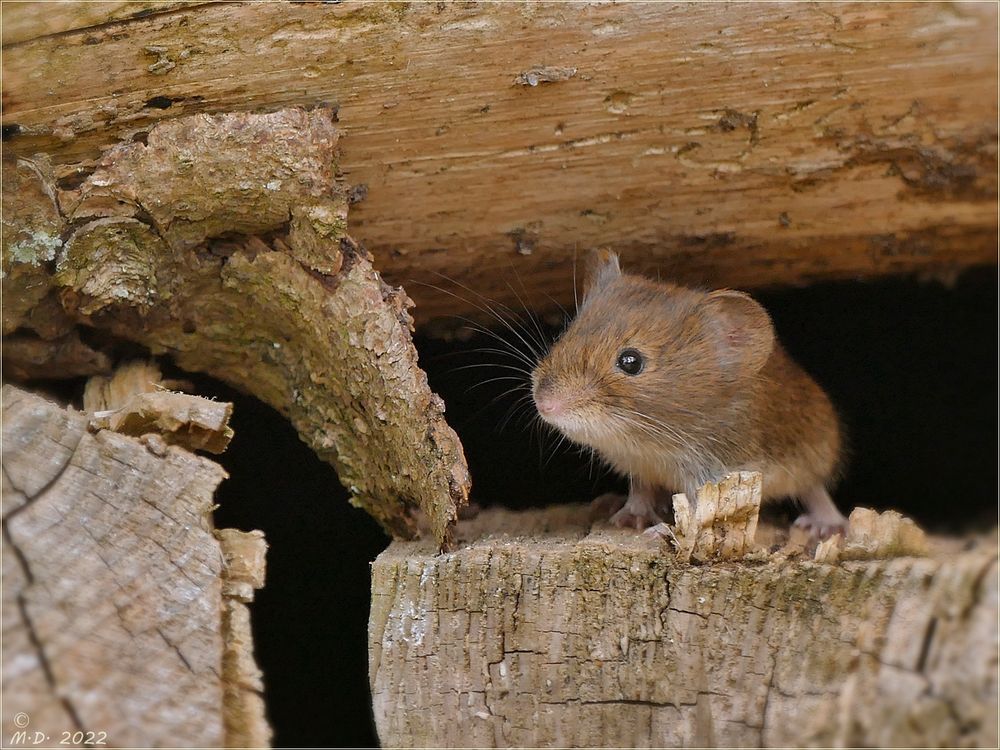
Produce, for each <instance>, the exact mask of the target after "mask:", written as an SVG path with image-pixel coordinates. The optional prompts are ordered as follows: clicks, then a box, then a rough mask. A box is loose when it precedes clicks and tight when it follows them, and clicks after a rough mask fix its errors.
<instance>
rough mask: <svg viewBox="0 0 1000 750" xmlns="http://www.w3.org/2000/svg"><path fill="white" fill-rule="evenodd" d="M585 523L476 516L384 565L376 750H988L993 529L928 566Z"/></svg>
mask: <svg viewBox="0 0 1000 750" xmlns="http://www.w3.org/2000/svg"><path fill="white" fill-rule="evenodd" d="M587 513H588V509H587V508H586V507H581V506H572V507H555V508H550V509H545V510H541V511H529V512H523V513H511V512H508V511H501V510H489V511H484V512H483V513H481V514H480V515H479V517H478V518H476V519H475V520H473V521H462V522H460V523H459V525H458V528H457V530H456V540H457V546H456V550H455V551H454V552H452V553H450V554H446V555H436V554H435V550H434V548H433V546H432V545H429V544H426V543H417V542H394V543H393V544H392V545H391V546H390V547H389V548H388V549H387V550H386V551H385V552H384V553H383V554H382V555H380V556H379V557H378V559H376V561H375V563H374V566H373V568H372V609H371V618H370V621H369V665H370V681H371V687H372V695H373V700H374V711H375V720H376V725H377V728H378V732H379V738H380V740H381V742H382V744H384V745H386V746H393V747H421V746H472V747H511V746H534V747H538V746H559V747H577V746H596V747H601V746H614V747H651V746H652V747H672V746H702V747H709V746H729V747H761V746H771V747H781V746H785V747H797V746H834V747H837V746H845V747H858V746H871V747H888V746H921V747H924V746H948V747H965V746H970V747H971V746H980V747H993V746H996V742H997V724H996V717H997V713H996V711H997V698H998V695H997V671H996V665H997V617H998V601H997V585H998V581H997V552H996V550H997V540H996V533H995V531H994V532H993V533H992V534H989V535H985V536H983V537H980V538H975V539H973V540H967V541H962V540H959V543H954V542H951V541H950V540H945V539H934V540H932V544H931V549H930V556H929V557H924V558H896V559H891V560H875V561H865V562H857V561H852V562H846V563H841V564H838V565H828V564H819V563H816V562H813V561H811V560H801V559H799V560H795V561H790V560H786V559H784V558H780V557H779V558H775V559H771V560H768V561H765V562H760V561H758V562H756V563H733V562H729V563H716V564H713V565H703V566H691V565H686V564H682V563H679V562H677V561H676V559H675V557H674V556H673V555H670V554H664V552H663V547H662V544H661V543H660V542H658V541H654V540H651V539H649V538H648V537H644V536H643V535H636V534H634V533H633V532H627V531H620V530H612V529H606V528H595V529H591V528H590V525H589V523H588V521H587ZM762 530H763V529H762ZM758 536H760V532H759V534H758Z"/></svg>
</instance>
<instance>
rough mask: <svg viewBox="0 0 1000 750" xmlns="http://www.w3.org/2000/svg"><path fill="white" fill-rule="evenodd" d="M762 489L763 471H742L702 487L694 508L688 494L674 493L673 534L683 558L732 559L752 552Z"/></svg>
mask: <svg viewBox="0 0 1000 750" xmlns="http://www.w3.org/2000/svg"><path fill="white" fill-rule="evenodd" d="M760 492H761V475H760V473H758V472H748V471H741V472H737V473H735V474H727V475H726V476H725V478H723V479H722V481H720V482H717V483H716V482H709V483H708V484H705V485H703V486H702V487H699V488H698V501H697V503H695V507H694V508H691V503H690V502H689V500H688V498H687V495H684V494H683V493H681V494H678V495H674V497H673V501H674V522H675V524H676V525H675V528H674V530H673V535H674V539H675V540H676V546H677V554H678V556H679V557H680V559H683V560H698V561H707V560H710V559H713V558H716V559H720V560H733V559H738V558H741V557H743V556H745V555H746V554H748V553H749V552H751V551H752V550H753V549H754V538H755V537H756V535H757V517H758V515H759V513H760V498H761V495H760Z"/></svg>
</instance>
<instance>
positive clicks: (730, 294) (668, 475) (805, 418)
mask: <svg viewBox="0 0 1000 750" xmlns="http://www.w3.org/2000/svg"><path fill="white" fill-rule="evenodd" d="M584 286H585V288H584V293H583V298H582V300H581V302H580V304H579V309H578V311H577V314H576V316H575V317H574V318H573V319H572V320H571V321H570V322H569V324H568V325H567V326H566V328H565V329H564V331H563V332H562V334H561V335H560V336H559V337H558V338H557V339H556V341H555V342H554V343H553V344H552V346H551V347H550V348H549V350H548V352H547V353H545V355H544V356H543V357H542V358H541V359H540V360H539V362H538V363H537V365H536V366H535V367H534V369H533V371H532V372H531V392H532V397H533V399H534V404H535V408H536V409H537V412H538V414H539V416H540V417H541V418H542V420H544V422H545V423H547V424H548V425H550V426H551V427H553V428H555V429H556V430H558V431H559V432H560V433H562V434H563V435H565V436H566V437H567V438H568V439H569V440H571V441H573V442H575V443H577V444H578V445H581V446H584V447H586V448H589V449H591V450H592V451H593V452H595V453H596V454H597V455H598V456H599V457H600V458H602V459H603V460H604V461H605V462H606V463H607V464H609V465H610V466H611V468H612V469H614V470H615V471H617V472H618V473H620V474H622V475H624V476H626V477H627V478H628V482H629V492H628V496H627V497H623V496H617V497H615V496H607V495H605V496H601V497H600V498H597V499H596V500H595V501H594V506H595V507H598V508H605V509H606V510H608V511H613V514H612V515H611V516H610V521H611V523H612V524H614V525H616V526H620V527H628V528H635V529H639V530H641V529H644V528H647V527H650V526H655V525H658V524H660V523H663V522H664V515H665V511H664V510H663V508H664V507H665V501H666V500H667V499H669V497H671V496H672V494H673V493H675V492H683V493H685V494H686V495H687V497H688V498H689V500H690V501H691V502H695V498H696V497H697V490H698V488H699V487H701V486H702V485H704V484H705V483H706V482H710V481H718V480H720V479H721V478H722V477H724V476H725V475H726V474H727V473H730V472H735V471H758V472H760V473H761V475H762V477H763V478H762V486H761V497H762V500H763V501H768V500H776V499H779V498H793V499H794V500H797V501H798V502H799V503H801V505H802V507H803V509H804V512H803V513H802V514H801V515H800V516H799V517H798V518H797V519H796V521H795V525H796V526H799V527H801V528H804V529H806V530H807V531H808V532H809V533H810V534H811V535H812V536H814V537H816V538H826V537H828V536H831V535H833V534H836V533H845V532H846V528H847V519H846V518H845V517H844V516H843V515H842V514H841V513H840V511H839V510H838V509H837V506H836V505H835V504H834V502H833V500H832V499H831V497H830V490H831V488H832V487H833V485H834V484H835V480H836V479H837V477H838V473H839V470H840V466H841V461H842V450H843V437H842V428H841V425H840V420H839V418H838V416H837V412H836V410H835V409H834V406H833V404H832V402H831V400H830V398H829V397H828V396H827V394H826V393H825V391H824V390H823V389H822V388H821V387H820V386H819V384H817V383H816V381H815V380H813V378H812V377H811V376H810V375H809V374H808V373H806V371H805V370H803V369H802V368H801V367H800V366H799V365H798V364H797V363H796V362H795V361H794V360H793V359H792V358H791V357H790V356H789V355H788V353H787V352H786V351H785V350H784V348H783V347H782V345H781V343H780V342H779V341H778V339H777V337H776V335H775V330H774V325H773V323H772V321H771V317H770V315H769V314H768V313H767V311H766V310H765V309H764V307H763V306H762V305H760V303H758V302H757V301H756V300H754V299H753V298H752V297H751V296H750V295H749V294H746V293H745V292H741V291H736V290H732V289H718V290H710V291H706V290H701V289H695V288H688V287H684V286H680V285H677V284H673V283H669V282H664V281H654V280H652V279H649V278H646V277H644V276H641V275H637V274H631V273H625V272H623V271H622V269H621V264H620V262H619V258H618V255H617V254H616V253H613V252H611V251H609V250H601V251H596V252H595V253H593V254H592V255H591V257H590V260H589V262H588V272H587V274H586V281H585V285H584Z"/></svg>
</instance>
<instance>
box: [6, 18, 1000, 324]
mask: <svg viewBox="0 0 1000 750" xmlns="http://www.w3.org/2000/svg"><path fill="white" fill-rule="evenodd" d="M996 32H997V9H996V7H995V6H994V5H991V4H960V5H955V4H939V3H926V4H915V5H903V4H892V5H888V4H881V5H879V4H867V3H837V4H820V5H807V4H791V5H789V4H755V3H747V4H738V5H734V6H727V7H725V8H724V9H723V8H722V7H720V6H718V5H714V4H679V5H665V4H637V3H624V4H591V5H571V6H567V5H560V4H532V5H521V4H486V3H483V4H470V3H467V4H450V3H449V4H437V5H434V4H412V5H405V4H403V5H385V4H366V3H356V2H345V3H342V4H339V5H335V6H326V5H324V6H317V5H311V4H304V5H284V4H278V5H275V4H246V5H219V6H211V7H200V8H198V9H196V10H191V11H188V12H183V11H181V12H173V13H169V14H164V15H162V16H153V17H150V18H139V19H133V20H130V21H128V22H126V23H124V24H121V25H116V26H115V28H113V29H111V28H100V27H99V28H96V29H87V30H80V31H77V32H68V33H66V34H62V35H60V36H59V37H58V38H41V39H37V40H34V41H28V42H24V43H22V44H19V45H16V46H15V47H14V48H12V49H10V50H8V52H7V54H5V57H4V79H5V90H4V114H3V123H4V126H5V128H6V129H7V130H6V132H7V134H8V136H10V140H8V142H7V146H8V148H9V149H10V150H11V151H13V152H15V153H17V154H22V155H26V154H31V153H34V152H37V151H44V152H47V153H50V154H51V155H52V156H53V158H54V159H55V161H56V162H57V163H59V164H62V165H64V169H66V170H69V171H70V172H71V171H72V170H73V169H75V167H74V166H73V165H75V164H77V163H80V162H85V161H87V160H89V159H93V158H94V157H95V156H96V155H97V154H98V152H99V150H100V148H101V147H102V146H105V145H107V144H110V143H112V142H114V141H115V140H117V139H118V138H120V137H123V136H125V135H127V134H129V133H131V132H134V131H139V130H147V129H148V128H149V127H150V125H151V124H152V123H153V122H155V121H157V120H160V119H162V118H168V117H174V116H176V115H177V114H183V113H190V112H193V111H223V110H241V109H258V108H278V107H282V106H287V105H290V104H296V105H313V104H316V103H317V102H321V101H323V102H328V103H331V104H337V105H339V109H340V120H341V124H342V125H343V126H344V127H345V128H346V130H347V131H348V136H347V137H346V138H345V139H344V140H343V142H342V144H341V145H342V149H343V158H342V160H341V166H342V167H343V168H344V170H345V172H346V174H347V177H348V179H349V180H350V181H351V182H353V183H356V184H361V183H363V184H365V185H366V186H367V198H365V200H363V201H362V202H360V203H359V204H358V205H357V206H355V208H354V210H352V212H351V216H350V219H349V222H350V223H349V229H350V231H351V233H352V235H353V236H355V237H356V238H357V239H359V240H361V241H362V242H363V243H364V244H365V245H366V246H367V247H368V248H369V249H371V250H372V251H374V253H375V255H376V257H377V262H378V265H379V268H380V269H381V270H382V271H383V272H384V274H385V275H386V277H387V278H388V279H390V280H392V281H394V282H397V283H405V282H406V281H408V280H409V279H411V278H412V279H416V280H418V281H424V282H430V283H438V281H439V278H438V277H437V276H435V275H434V274H435V273H436V272H441V273H445V274H447V275H449V276H453V277H456V278H458V279H459V280H461V281H463V282H464V283H467V284H469V285H470V286H471V287H473V288H475V289H476V290H477V291H479V292H481V293H483V294H486V295H488V296H491V297H496V298H499V299H502V300H505V301H512V300H513V299H514V295H513V294H512V293H511V292H510V290H509V289H508V288H507V284H508V282H510V283H512V284H513V285H514V286H517V282H516V281H514V280H513V277H514V272H515V271H516V272H517V274H519V275H520V278H521V279H522V280H523V281H524V284H525V286H526V287H527V290H528V292H529V296H530V301H531V303H532V304H533V305H535V306H539V307H540V306H543V305H545V304H547V303H548V300H547V299H546V297H545V296H544V295H545V294H551V295H552V296H554V297H556V298H557V299H559V300H560V301H563V302H565V301H567V300H569V299H571V298H572V293H571V278H572V271H571V265H572V257H573V253H574V251H576V250H582V249H587V248H590V247H594V246H599V245H610V246H613V247H615V248H616V249H618V250H620V251H622V252H623V254H624V257H625V261H626V263H629V264H630V265H634V264H639V265H641V266H642V267H644V268H647V269H650V270H652V269H653V268H656V269H658V270H659V271H660V272H661V273H663V274H666V275H669V276H673V277H676V278H678V279H680V280H686V281H696V282H704V283H711V284H730V285H737V286H758V285H773V284H784V283H801V282H808V281H810V280H812V279H816V278H844V277H855V276H871V275H878V274H885V273H896V272H903V271H906V272H910V271H920V270H923V271H928V272H935V273H948V272H951V271H954V270H955V269H959V268H962V267H965V266H967V265H970V264H978V263H992V262H995V257H996V255H995V252H996V208H997V204H996V134H997V131H996V119H997V34H996ZM537 66H550V67H556V68H559V69H560V71H561V72H560V75H557V76H548V77H549V78H554V79H556V80H553V81H552V82H542V83H539V84H538V85H536V86H531V85H526V81H528V80H530V77H528V76H523V75H522V74H524V73H525V72H526V71H530V70H532V69H533V68H536V67H537ZM574 69H575V72H573V73H571V71H573V70H574ZM70 72H71V73H72V74H70ZM519 76H520V77H519ZM545 77H546V76H545V75H544V74H543V75H542V78H543V79H544V78H545ZM15 131H16V132H15ZM412 293H413V296H414V298H415V299H416V301H417V302H418V316H419V319H420V320H427V319H428V318H431V317H434V316H435V315H438V314H443V313H448V312H453V311H455V310H456V309H457V308H462V309H463V310H465V311H468V310H469V309H471V308H472V305H470V304H468V303H461V302H456V301H455V300H454V299H453V298H450V297H448V296H447V295H444V294H440V293H438V292H436V291H434V290H429V289H426V288H422V287H419V286H414V287H412Z"/></svg>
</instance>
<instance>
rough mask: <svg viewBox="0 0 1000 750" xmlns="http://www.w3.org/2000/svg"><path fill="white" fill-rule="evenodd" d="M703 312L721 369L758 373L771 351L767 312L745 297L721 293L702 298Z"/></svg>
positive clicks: (771, 334)
mask: <svg viewBox="0 0 1000 750" xmlns="http://www.w3.org/2000/svg"><path fill="white" fill-rule="evenodd" d="M705 311H706V312H707V313H708V321H709V325H710V327H711V328H712V329H713V331H714V332H715V340H716V346H717V349H718V351H719V359H720V361H721V362H722V365H723V367H726V368H727V369H728V368H740V369H741V370H749V371H750V372H757V371H759V370H760V369H761V368H762V367H763V366H764V364H765V363H766V362H767V358H768V357H770V356H771V350H773V349H774V326H773V325H772V324H771V316H770V315H768V314H767V310H765V309H764V308H763V307H761V306H760V304H759V303H758V302H757V301H756V300H754V299H753V298H752V297H750V295H748V294H744V293H743V292H734V291H732V290H729V289H722V290H720V291H717V292H712V293H710V294H709V295H708V296H707V297H706V299H705Z"/></svg>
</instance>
